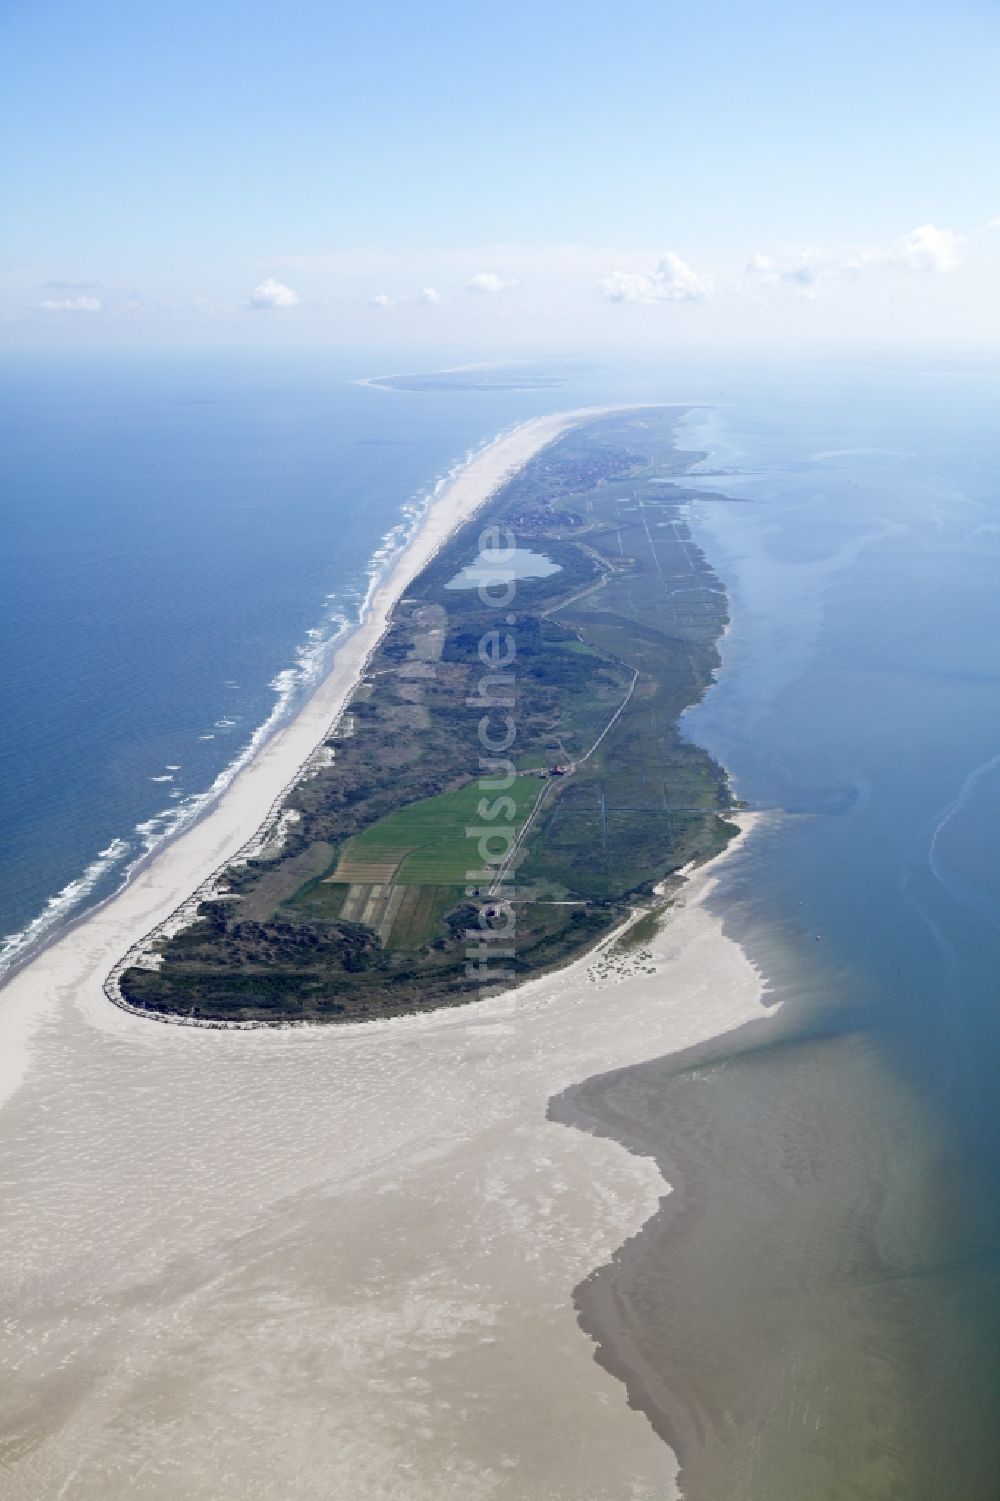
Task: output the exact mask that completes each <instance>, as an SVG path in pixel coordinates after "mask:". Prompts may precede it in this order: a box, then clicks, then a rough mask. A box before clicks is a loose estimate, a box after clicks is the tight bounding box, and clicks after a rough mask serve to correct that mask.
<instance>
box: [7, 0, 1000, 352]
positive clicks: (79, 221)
mask: <svg viewBox="0 0 1000 1501" xmlns="http://www.w3.org/2000/svg"><path fill="white" fill-rule="evenodd" d="M0 53H2V62H0V95H2V97H3V103H2V111H3V115H2V129H3V157H4V173H3V188H2V193H3V205H4V220H5V226H4V236H3V246H4V248H3V252H2V266H0V311H2V317H3V333H4V335H5V337H6V338H7V339H9V340H14V341H16V342H19V343H20V342H28V341H39V342H52V341H53V340H56V341H61V340H64V339H71V340H73V341H87V342H91V341H121V340H129V341H133V342H135V341H148V342H151V343H153V342H158V341H162V340H163V339H165V338H169V339H172V340H178V341H183V340H186V339H196V340H199V341H214V342H219V343H227V342H230V343H231V342H233V341H234V340H246V341H250V340H252V341H254V342H266V341H270V340H276V341H281V342H288V341H295V340H302V341H310V342H330V343H337V342H344V343H350V344H351V345H356V344H358V343H359V342H365V341H371V342H373V343H375V342H382V343H394V344H399V343H405V342H406V341H407V340H414V341H417V340H419V341H420V342H421V343H425V344H426V343H428V342H433V341H435V340H439V341H440V342H442V343H447V342H454V341H455V340H456V339H459V338H461V339H462V340H465V341H475V340H482V341H483V343H484V346H485V345H486V344H489V345H491V346H495V347H507V346H521V347H529V346H531V345H533V344H538V345H540V346H544V345H553V346H555V345H564V346H568V345H573V344H586V343H591V344H593V343H597V342H601V341H605V340H614V341H621V342H624V343H627V342H629V341H632V340H641V341H643V342H645V343H647V344H649V343H654V344H655V343H656V342H657V341H664V340H684V341H688V340H692V339H701V338H704V339H706V340H713V341H719V340H723V339H727V338H730V337H731V338H736V339H758V338H767V339H769V340H771V339H773V340H775V341H778V342H787V341H789V340H795V339H811V338H814V337H816V336H824V337H829V336H834V337H837V338H851V337H874V338H879V339H886V338H888V339H891V340H897V341H908V340H917V341H926V340H938V339H949V340H972V341H976V342H983V341H988V340H990V339H992V338H994V337H995V336H996V335H997V333H998V331H1000V271H998V268H1000V177H998V171H997V145H998V142H1000V88H998V86H997V78H998V76H1000V3H997V0H947V3H942V4H940V5H938V4H933V5H932V4H928V3H925V0H905V3H903V0H864V3H858V0H839V3H836V4H827V3H823V0H819V3H816V0H812V3H809V0H798V3H796V4H791V3H787V4H785V3H767V0H763V3H758V4H752V3H748V0H701V3H698V4H694V3H690V0H688V3H684V4H680V3H676V0H658V3H648V0H618V3H616V4H614V5H611V4H607V3H601V4H595V3H592V0H575V3H573V4H568V3H564V0H535V3H531V4H528V3H525V0H508V3H507V4H504V5H498V4H486V3H478V0H464V3H461V4H456V3H454V0H438V3H436V4H434V5H433V6H430V5H421V4H419V3H409V4H406V5H403V4H401V3H396V0H383V3H382V4H375V5H372V4H368V5H365V6H362V5H361V4H360V3H358V4H352V5H347V4H343V3H337V0H322V3H318V0H285V3H284V4H282V5H275V4H273V3H272V4H268V5H264V4H261V3H259V0H239V3H226V0H199V3H198V4H190V3H187V0H171V3H159V4H157V3H156V0H138V3H137V0H88V3H87V4H85V5H82V4H80V3H79V0H73V3H66V0H2V4H0Z"/></svg>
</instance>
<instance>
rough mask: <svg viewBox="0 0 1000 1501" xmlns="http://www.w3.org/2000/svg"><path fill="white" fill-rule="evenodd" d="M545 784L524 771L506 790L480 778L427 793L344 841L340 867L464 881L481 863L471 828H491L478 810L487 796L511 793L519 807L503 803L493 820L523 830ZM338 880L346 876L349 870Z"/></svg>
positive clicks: (416, 879)
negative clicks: (487, 786) (490, 787)
mask: <svg viewBox="0 0 1000 1501" xmlns="http://www.w3.org/2000/svg"><path fill="white" fill-rule="evenodd" d="M541 788H542V782H541V780H540V779H539V778H538V777H529V776H519V777H516V778H515V780H514V782H513V783H512V785H511V786H510V787H509V788H508V790H507V791H506V792H503V793H500V792H483V791H482V790H481V788H480V786H479V783H478V782H470V783H469V784H468V786H466V787H459V788H457V789H456V790H455V791H454V792H443V793H441V794H440V795H439V796H438V797H427V798H424V799H423V801H422V802H419V803H411V804H410V806H409V807H407V808H400V809H399V810H398V811H397V812H395V813H390V814H389V815H388V817H386V818H380V819H379V821H378V823H374V824H372V825H371V827H370V828H368V829H365V830H364V832H363V833H361V834H356V835H355V836H354V838H353V839H351V840H349V841H348V843H347V844H346V845H345V846H344V849H343V851H342V853H341V858H340V861H339V862H338V871H340V870H345V869H346V872H347V873H348V874H349V872H350V871H351V870H352V869H356V868H358V867H359V866H361V867H363V866H365V865H373V866H375V865H383V866H385V867H386V868H387V869H388V870H389V871H390V872H391V876H387V877H385V879H391V880H392V881H393V882H394V883H395V884H396V885H402V886H437V885H444V886H447V885H464V883H465V880H466V873H467V872H468V871H470V870H474V869H475V868H476V867H477V865H478V864H479V857H478V855H477V852H476V839H475V838H474V837H473V838H470V836H469V835H468V834H467V833H466V830H467V829H468V828H474V827H478V826H480V825H482V826H483V827H486V825H485V823H484V821H483V819H482V817H481V816H480V814H479V812H478V809H479V806H480V803H482V802H483V801H484V799H485V801H486V803H487V805H488V807H489V806H492V805H493V802H494V800H495V799H497V798H499V797H509V798H510V799H511V800H512V802H513V804H514V806H513V808H510V805H508V804H505V805H503V806H502V807H501V808H500V809H499V810H498V812H497V815H496V817H495V818H494V820H493V827H495V828H501V827H503V826H504V825H506V826H507V827H510V825H511V824H513V825H515V826H516V828H517V829H520V827H521V824H522V823H523V822H524V819H525V817H526V815H527V814H528V813H529V812H530V810H531V806H532V804H533V803H534V801H535V798H536V797H537V796H538V794H539V792H540V791H541ZM331 879H333V880H345V879H347V874H344V875H338V873H337V872H336V871H335V872H334V874H333V876H332V877H331Z"/></svg>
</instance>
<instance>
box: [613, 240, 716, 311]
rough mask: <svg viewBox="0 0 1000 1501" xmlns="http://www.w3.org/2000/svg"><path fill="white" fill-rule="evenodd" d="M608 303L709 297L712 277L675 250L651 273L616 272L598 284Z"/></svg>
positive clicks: (685, 300)
mask: <svg viewBox="0 0 1000 1501" xmlns="http://www.w3.org/2000/svg"><path fill="white" fill-rule="evenodd" d="M599 286H600V289H601V295H602V296H603V297H605V298H606V299H607V301H608V302H691V301H694V300H695V299H697V298H700V297H707V296H708V294H709V293H710V292H711V290H712V278H711V277H710V276H702V275H700V274H699V272H697V271H694V270H692V268H691V267H690V266H689V265H688V264H687V262H686V261H682V260H681V258H680V256H679V255H675V254H674V252H673V251H672V250H670V251H668V252H667V254H666V255H665V256H663V258H662V259H661V260H660V262H659V264H658V265H657V267H656V269H655V271H652V272H650V273H649V274H648V275H647V274H644V273H641V272H636V271H613V272H612V273H611V275H610V276H605V277H604V278H603V279H602V280H601V281H600V283H599Z"/></svg>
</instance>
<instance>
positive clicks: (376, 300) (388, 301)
mask: <svg viewBox="0 0 1000 1501" xmlns="http://www.w3.org/2000/svg"><path fill="white" fill-rule="evenodd" d="M392 305H393V303H392V298H391V297H390V296H389V294H388V292H378V293H376V295H375V296H374V297H373V298H372V307H392Z"/></svg>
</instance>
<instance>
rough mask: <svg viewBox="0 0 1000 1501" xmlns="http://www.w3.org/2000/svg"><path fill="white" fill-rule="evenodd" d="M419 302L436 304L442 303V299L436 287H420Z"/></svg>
mask: <svg viewBox="0 0 1000 1501" xmlns="http://www.w3.org/2000/svg"><path fill="white" fill-rule="evenodd" d="M420 301H421V302H433V303H438V302H444V298H443V297H442V296H441V293H440V292H439V291H438V290H437V288H436V287H421V288H420Z"/></svg>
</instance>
